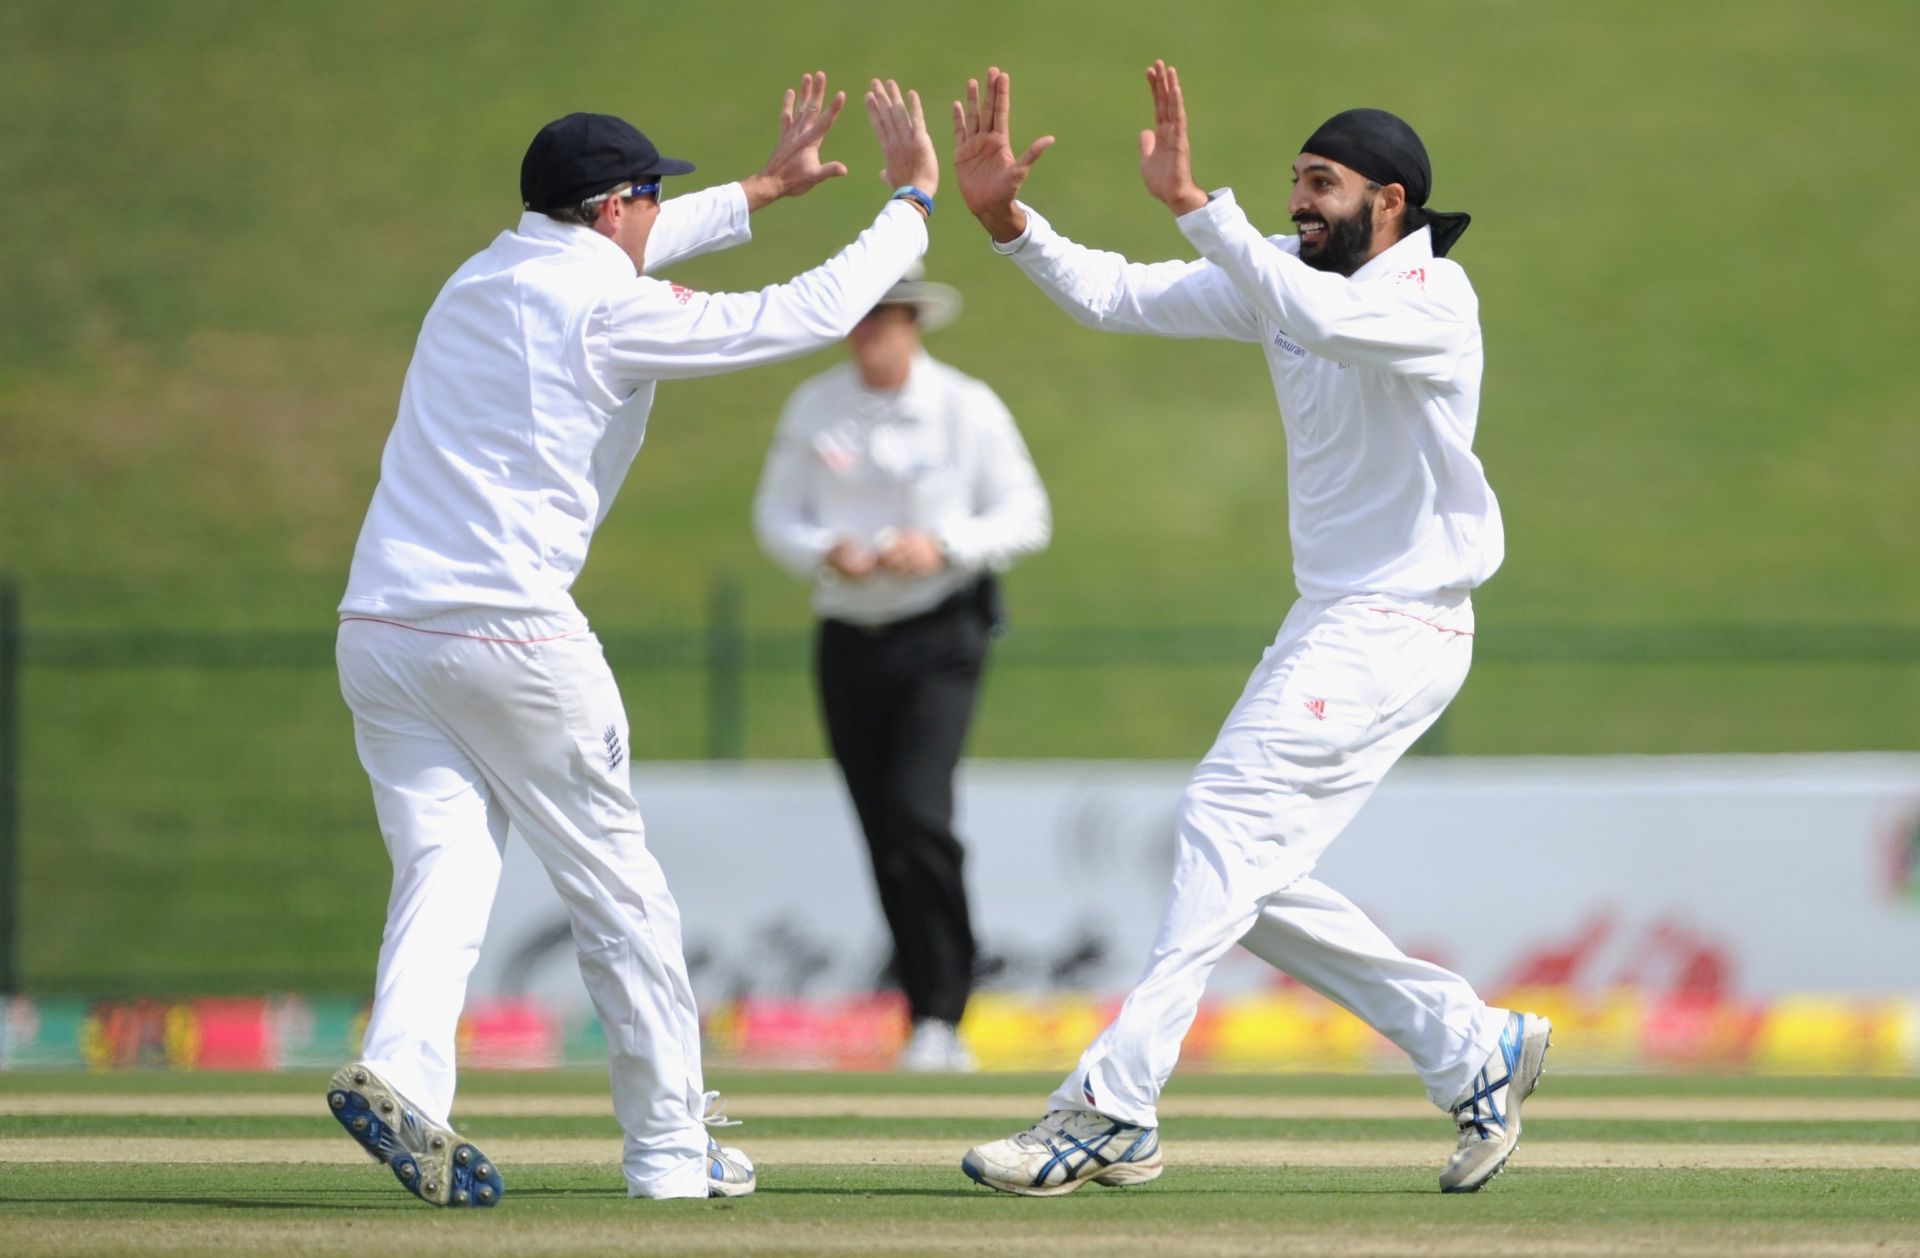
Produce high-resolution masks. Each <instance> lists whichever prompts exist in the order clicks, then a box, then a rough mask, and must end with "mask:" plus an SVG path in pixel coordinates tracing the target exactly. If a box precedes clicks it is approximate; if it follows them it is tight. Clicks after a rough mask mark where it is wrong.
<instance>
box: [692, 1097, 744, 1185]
mask: <svg viewBox="0 0 1920 1258" xmlns="http://www.w3.org/2000/svg"><path fill="white" fill-rule="evenodd" d="M700 1101H701V1110H702V1113H701V1117H700V1121H701V1122H703V1123H705V1124H706V1125H707V1126H709V1127H738V1126H739V1125H740V1124H739V1123H737V1122H735V1121H734V1120H733V1119H731V1118H728V1117H727V1115H726V1102H724V1101H722V1100H721V1099H720V1094H719V1093H718V1092H706V1093H703V1094H702V1095H701V1097H700ZM756 1187H758V1182H757V1181H756V1180H755V1178H754V1172H753V1159H752V1158H749V1157H748V1156H747V1155H746V1153H745V1152H744V1151H742V1150H740V1149H736V1148H734V1147H733V1146H732V1145H723V1144H721V1143H720V1142H719V1141H718V1140H715V1139H714V1138H713V1133H712V1132H708V1133H707V1196H709V1197H744V1196H746V1195H748V1194H749V1193H751V1192H752V1191H753V1190H754V1189H755V1188H756Z"/></svg>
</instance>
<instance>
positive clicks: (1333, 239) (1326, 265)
mask: <svg viewBox="0 0 1920 1258" xmlns="http://www.w3.org/2000/svg"><path fill="white" fill-rule="evenodd" d="M1405 205H1406V189H1404V188H1402V187H1401V186H1400V185H1399V184H1397V183H1390V184H1388V185H1386V186H1385V187H1384V188H1383V187H1381V186H1380V185H1379V184H1376V183H1373V182H1372V181H1371V180H1369V179H1368V178H1367V177H1366V176H1365V175H1363V174H1361V173H1360V172H1359V171H1357V170H1354V169H1353V168H1352V167H1350V166H1342V165H1341V164H1340V163H1339V162H1336V161H1331V160H1329V159H1327V158H1324V157H1317V156H1315V155H1314V154H1312V153H1302V154H1300V156H1299V157H1298V158H1296V159H1294V163H1293V195H1292V196H1290V197H1288V198H1287V213H1288V214H1290V215H1291V216H1292V217H1293V222H1294V225H1295V226H1296V227H1298V228H1299V229H1300V260H1301V261H1302V262H1304V263H1306V264H1307V265H1308V266H1310V267H1313V268H1315V269H1316V270H1321V271H1332V272H1334V273H1336V274H1339V275H1352V274H1353V273H1354V272H1355V271H1357V270H1359V269H1360V268H1361V267H1362V266H1364V265H1365V264H1366V263H1367V262H1368V260H1369V259H1371V258H1373V257H1374V256H1375V255H1376V254H1378V253H1380V252H1381V251H1382V250H1384V249H1386V248H1387V247H1388V246H1390V245H1392V244H1393V243H1394V242H1395V241H1396V240H1398V239H1399V238H1400V237H1399V232H1398V227H1399V221H1400V213H1401V210H1402V209H1403V207H1404V206H1405Z"/></svg>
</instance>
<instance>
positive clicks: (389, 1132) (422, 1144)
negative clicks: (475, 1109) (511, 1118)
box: [327, 1062, 507, 1206]
mask: <svg viewBox="0 0 1920 1258" xmlns="http://www.w3.org/2000/svg"><path fill="white" fill-rule="evenodd" d="M327 1105H328V1107H329V1108H331V1109H332V1110H333V1116H334V1117H335V1118H337V1119H339V1120H340V1125H341V1126H342V1127H344V1128H346V1130H347V1134H348V1135H349V1136H352V1137H353V1138H354V1140H355V1141H356V1142H358V1144H359V1145H360V1147H361V1148H363V1149H365V1150H366V1151H367V1152H368V1153H369V1154H371V1155H372V1157H373V1160H374V1161H376V1162H379V1163H382V1164H383V1165H386V1166H389V1167H392V1168H393V1177H394V1178H395V1179H397V1180H399V1181H400V1186H401V1187H403V1188H405V1189H406V1190H407V1191H408V1192H410V1193H412V1194H413V1195H414V1196H416V1197H418V1198H420V1200H422V1201H424V1202H426V1203H427V1204H428V1205H430V1206H491V1205H494V1204H495V1203H497V1202H498V1201H499V1200H500V1197H501V1194H503V1193H504V1192H506V1190H507V1187H506V1184H505V1183H503V1182H502V1181H501V1179H500V1170H499V1168H498V1167H496V1166H494V1164H493V1162H492V1160H491V1159H489V1158H488V1157H487V1156H486V1155H485V1154H483V1153H481V1152H480V1150H478V1149H476V1148H474V1147H473V1146H472V1145H471V1144H468V1143H467V1142H466V1141H465V1140H462V1139H461V1138H460V1135H459V1133H458V1132H456V1131H454V1129H453V1128H451V1127H446V1126H442V1125H441V1124H439V1123H436V1122H434V1121H433V1120H431V1119H429V1118H427V1117H426V1116H425V1115H424V1114H422V1113H421V1112H420V1109H419V1107H418V1106H416V1105H414V1104H413V1103H412V1102H410V1101H408V1100H407V1098H405V1097H404V1096H401V1095H400V1093H399V1092H398V1091H396V1090H395V1089H394V1087H393V1086H392V1085H391V1084H389V1083H388V1082H387V1081H386V1080H385V1079H382V1078H381V1077H380V1075H379V1072H377V1071H376V1070H374V1068H373V1067H371V1066H369V1065H367V1064H366V1063H365V1062H354V1063H353V1064H351V1065H347V1066H342V1067H340V1069H339V1070H337V1071H335V1072H334V1076H333V1082H332V1083H330V1084H328V1085H327Z"/></svg>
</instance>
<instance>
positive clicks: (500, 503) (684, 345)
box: [340, 183, 927, 623]
mask: <svg viewBox="0 0 1920 1258" xmlns="http://www.w3.org/2000/svg"><path fill="white" fill-rule="evenodd" d="M751 234H752V233H751V231H750V230H749V228H748V225H747V200H746V193H745V191H744V189H742V188H741V187H740V185H739V184H737V183H736V184H727V185H723V186H721V187H718V188H710V189H707V190H706V191H704V192H697V193H693V194H690V195H688V196H684V197H675V198H673V199H670V200H668V201H666V202H664V203H663V204H662V205H661V207H660V215H659V218H658V219H657V220H656V221H655V223H654V226H653V229H652V231H651V233H650V234H649V236H648V240H647V252H646V259H645V265H646V270H647V271H648V272H649V273H650V274H648V275H645V276H636V275H635V274H634V270H633V262H632V260H631V259H629V258H628V257H627V255H626V253H625V252H623V251H622V250H621V248H620V247H619V246H618V245H616V244H614V243H613V241H611V240H609V239H608V238H606V237H605V236H602V235H600V234H599V233H598V232H596V231H594V230H593V229H592V228H590V227H583V226H576V225H573V224H567V223H561V222H558V221H557V220H554V219H551V218H548V217H547V216H546V215H545V214H539V213H534V212H528V213H526V214H523V215H522V216H521V218H520V222H519V225H518V226H517V227H516V228H514V229H513V230H511V231H505V232H502V233H501V234H500V235H499V237H498V238H497V239H495V240H494V242H493V243H492V244H491V245H490V246H488V247H487V248H486V249H484V250H482V251H481V252H480V253H478V254H475V255H474V256H473V257H472V258H470V259H468V260H467V262H466V264H465V265H463V266H462V267H461V268H460V269H459V270H458V271H456V272H455V273H454V275H453V278H451V279H450V280H448V281H447V283H446V286H445V287H444V288H443V289H442V290H441V292H440V295H439V297H438V298H437V299H435V301H434V303H433V307H432V309H431V310H429V311H428V313H427V317H426V320H425V322H424V323H423V325H422V326H421V329H420V338H419V341H418V343H417V344H416V346H415V348H414V354H413V361H412V363H411V364H410V365H409V366H408V368H407V376H406V383H405V385H404V387H403V388H402V390H401V395H400V408H399V415H398V417H397V419H396V420H395V422H394V427H393V432H392V435H391V436H389V437H388V439H387V445H386V450H385V453H384V454H383V455H382V456H381V461H380V483H379V485H378V487H377V488H376V489H375V490H374V494H373V502H372V505H371V506H370V507H369V508H368V510H367V518H366V522H365V524H364V525H362V527H361V531H360V540H359V543H358V544H357V545H356V546H355V548H354V554H353V567H352V571H351V573H350V575H349V577H348V581H347V592H346V596H345V598H344V600H343V601H342V602H341V604H340V611H341V612H342V613H350V614H357V615H367V616H377V617H393V618H396V619H402V620H408V619H420V618H423V617H427V616H431V615H435V614H437V613H440V612H444V611H448V610H454V609H462V608H480V609H488V610H494V611H499V612H502V613H507V614H512V615H527V616H541V617H560V618H562V619H567V620H582V618H581V617H580V613H579V610H578V609H577V608H576V607H575V605H574V602H573V596H572V594H571V593H570V590H571V587H572V585H573V582H574V578H575V577H577V576H578V575H579V573H580V568H581V565H582V564H583V563H584V562H585V561H586V557H587V544H588V542H589V540H590V539H591V538H592V536H593V532H594V529H595V528H596V527H598V525H599V523H600V521H601V520H602V519H603V518H604V517H605V515H606V512H607V509H608V508H609V507H610V506H611V505H612V502H613V498H614V494H615V492H616V491H617V490H618V489H619V487H620V484H621V482H622V481H623V480H624V479H625V477H626V474H627V469H628V467H629V466H630V465H631V464H632V462H633V458H634V455H635V454H637V453H638V452H639V449H640V443H641V440H642V439H643V438H644V436H645V435H646V427H647V416H648V413H649V412H650V411H651V410H652V408H653V394H654V382H655V381H658V380H670V379H681V378H688V377H694V376H705V375H713V374H716V373H719V372H725V371H733V370H736V369H738V368H741V367H750V366H754V365H756V364H759V363H767V362H773V361H776V360H778V359H783V358H790V357H793V356H795V355H798V354H803V353H806V352H808V351H810V350H815V349H819V348H821V347H823V346H825V345H829V344H832V343H833V342H836V341H838V340H840V339H841V338H843V337H845V336H846V334H847V332H848V330H850V329H851V328H852V327H853V325H854V324H855V323H856V322H858V321H859V319H860V317H861V316H862V315H864V314H865V313H866V312H867V311H868V310H870V309H871V308H872V307H873V305H874V303H875V302H877V301H879V300H880V297H881V295H882V294H883V293H885V292H886V290H887V289H888V288H889V287H890V286H891V285H892V284H893V283H894V282H895V281H896V280H898V279H899V278H900V276H901V275H902V274H903V273H904V272H905V271H906V270H907V268H908V267H909V266H910V265H911V264H912V263H913V261H914V260H915V259H917V258H918V257H920V255H921V254H923V253H925V252H926V248H927V229H926V224H925V220H924V219H923V218H922V217H921V215H920V212H919V211H918V210H916V209H914V208H913V207H912V206H910V205H908V204H906V203H905V202H899V201H890V202H888V203H887V204H886V205H885V206H884V207H883V208H882V209H881V211H880V213H879V215H878V216H877V217H876V218H875V219H874V222H873V225H872V226H871V227H869V228H867V229H866V230H865V231H864V232H862V233H861V234H860V236H859V238H858V239H856V240H855V241H854V242H853V243H852V244H850V245H848V246H847V247H846V248H845V249H843V250H842V251H841V252H840V253H839V254H837V255H835V256H834V257H833V258H831V259H829V260H828V261H826V262H825V263H823V264H821V265H820V266H818V267H816V268H814V269H813V270H811V271H807V272H805V273H803V274H801V275H799V276H797V277H795V278H794V279H792V280H790V281H789V282H787V283H785V284H777V285H773V286H771V287H768V288H764V289H762V290H760V291H759V292H757V293H699V292H694V291H693V290H691V289H687V288H682V287H681V286H680V285H678V284H670V283H667V282H666V281H664V280H660V279H655V278H653V277H652V275H651V272H653V271H655V270H656V269H657V268H660V267H664V266H667V265H669V264H671V263H672V262H674V261H677V260H680V259H683V258H687V257H692V256H694V255H695V254H698V253H704V252H708V251H711V250H714V249H721V248H726V247H728V246H731V245H736V244H740V243H742V242H744V241H746V240H748V239H749V238H750V237H751ZM582 622H583V621H582ZM583 623H584V622H583Z"/></svg>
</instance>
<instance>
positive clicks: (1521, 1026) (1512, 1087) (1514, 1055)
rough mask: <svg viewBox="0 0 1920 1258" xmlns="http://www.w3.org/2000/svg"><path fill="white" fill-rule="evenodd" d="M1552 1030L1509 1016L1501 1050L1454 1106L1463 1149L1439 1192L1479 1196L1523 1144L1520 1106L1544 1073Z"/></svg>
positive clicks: (1528, 1017)
mask: <svg viewBox="0 0 1920 1258" xmlns="http://www.w3.org/2000/svg"><path fill="white" fill-rule="evenodd" d="M1552 1036H1553V1024H1552V1023H1550V1022H1548V1021H1547V1020H1546V1019H1545V1018H1543V1017H1541V1016H1540V1015H1538V1014H1533V1013H1510V1014H1508V1015H1507V1025H1506V1027H1505V1029H1503V1030H1502V1031H1501V1032H1500V1045H1499V1047H1498V1048H1495V1049H1494V1050H1493V1053H1492V1054H1491V1055H1490V1056H1489V1057H1488V1058H1487V1064H1486V1065H1484V1066H1482V1067H1480V1073H1479V1074H1477V1075H1475V1076H1474V1077H1473V1082H1472V1083H1471V1084H1470V1085H1468V1089H1467V1094H1466V1095H1465V1096H1463V1097H1462V1098H1460V1100H1458V1101H1455V1102H1454V1104H1453V1121H1454V1125H1455V1126H1457V1127H1458V1128H1459V1129H1460V1143H1459V1145H1458V1146H1457V1147H1456V1148H1455V1149H1454V1151H1453V1156H1452V1157H1450V1158H1448V1159H1447V1164H1446V1166H1444V1167H1443V1168H1441V1171H1440V1191H1441V1192H1478V1191H1479V1190H1480V1188H1481V1187H1482V1186H1483V1185H1485V1184H1486V1182H1487V1181H1488V1180H1490V1179H1492V1178H1493V1177H1494V1176H1495V1175H1498V1174H1499V1173H1500V1168H1501V1167H1503V1166H1505V1165H1506V1164H1507V1158H1508V1157H1510V1156H1512V1154H1513V1150H1514V1146H1515V1145H1518V1144H1519V1143H1520V1103H1521V1102H1522V1101H1524V1100H1526V1099H1527V1097H1529V1096H1531V1095H1532V1094H1533V1089H1534V1087H1535V1085H1537V1084H1538V1083H1539V1082H1540V1076H1541V1075H1542V1074H1544V1073H1546V1064H1547V1047H1548V1043H1549V1041H1550V1040H1551V1038H1552Z"/></svg>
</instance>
